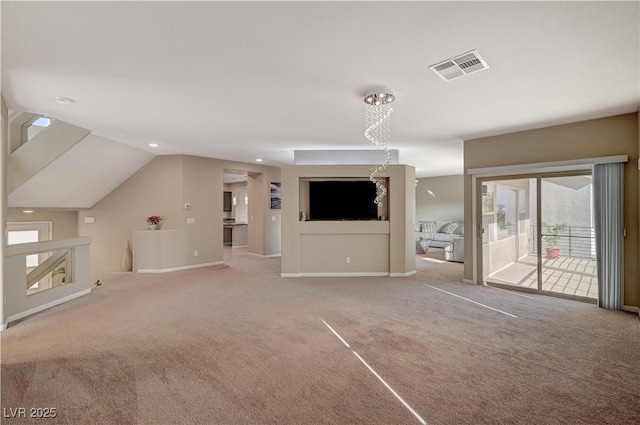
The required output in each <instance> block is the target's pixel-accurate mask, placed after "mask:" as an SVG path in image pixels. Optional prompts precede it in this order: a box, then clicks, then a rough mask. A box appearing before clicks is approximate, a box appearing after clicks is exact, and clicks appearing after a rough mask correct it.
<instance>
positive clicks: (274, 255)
mask: <svg viewBox="0 0 640 425" xmlns="http://www.w3.org/2000/svg"><path fill="white" fill-rule="evenodd" d="M247 254H248V255H253V256H254V257H259V258H278V257H282V254H269V255H262V254H255V253H253V252H247Z"/></svg>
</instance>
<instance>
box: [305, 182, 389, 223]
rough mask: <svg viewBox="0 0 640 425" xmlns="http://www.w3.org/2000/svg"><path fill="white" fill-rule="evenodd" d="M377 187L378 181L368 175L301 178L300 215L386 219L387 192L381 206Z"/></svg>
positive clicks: (315, 218) (320, 218) (313, 218)
mask: <svg viewBox="0 0 640 425" xmlns="http://www.w3.org/2000/svg"><path fill="white" fill-rule="evenodd" d="M387 187H388V185H387ZM376 191H377V188H376V186H375V183H373V182H371V181H370V180H369V179H368V178H367V179H365V178H362V179H341V178H332V179H300V211H301V219H304V220H310V221H356V220H357V221H362V220H386V219H387V211H388V208H387V206H386V203H387V201H388V193H387V196H386V197H385V198H383V205H382V207H378V206H377V205H376V204H375V203H374V199H375V197H376ZM303 213H304V214H303Z"/></svg>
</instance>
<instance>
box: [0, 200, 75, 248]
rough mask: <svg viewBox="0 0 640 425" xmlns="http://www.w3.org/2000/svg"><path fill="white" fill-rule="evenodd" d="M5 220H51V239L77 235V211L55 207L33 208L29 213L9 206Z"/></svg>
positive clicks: (70, 237) (69, 237)
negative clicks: (56, 208)
mask: <svg viewBox="0 0 640 425" xmlns="http://www.w3.org/2000/svg"><path fill="white" fill-rule="evenodd" d="M7 221H9V222H15V221H21V222H25V221H51V222H52V223H53V226H52V230H53V235H52V239H53V240H61V239H72V238H76V237H78V212H77V211H64V210H55V209H39V208H38V209H34V211H33V212H32V213H31V214H26V213H23V212H22V208H9V209H8V210H7Z"/></svg>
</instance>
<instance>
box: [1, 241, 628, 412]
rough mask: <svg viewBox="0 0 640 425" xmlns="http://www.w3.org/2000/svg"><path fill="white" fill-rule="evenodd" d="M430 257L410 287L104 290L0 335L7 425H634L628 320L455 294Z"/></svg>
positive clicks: (148, 285)
mask: <svg viewBox="0 0 640 425" xmlns="http://www.w3.org/2000/svg"><path fill="white" fill-rule="evenodd" d="M433 251H434V252H431V251H430V252H429V254H428V255H427V256H416V264H417V269H418V273H417V274H416V275H414V276H411V277H407V278H383V277H366V278H365V277H362V278H357V277H353V278H351V277H350V278H337V277H336V278H295V279H292V278H281V277H280V276H279V273H280V260H279V259H260V258H256V257H253V256H249V255H246V254H245V253H244V252H242V250H226V252H225V256H226V257H225V260H226V261H227V264H228V267H218V268H215V267H211V268H203V269H197V270H190V271H184V272H176V273H169V274H162V275H131V276H129V277H125V278H121V279H118V280H115V281H112V282H108V283H105V284H104V285H103V286H102V287H100V288H98V289H95V290H94V291H93V292H92V293H91V294H90V295H87V296H85V297H82V298H79V299H76V300H73V301H71V302H68V303H66V304H64V305H61V306H57V307H54V308H51V309H49V310H46V311H44V312H41V313H39V314H36V315H33V316H31V317H28V318H25V319H23V320H21V321H20V322H18V323H14V324H12V326H10V327H9V328H8V329H7V330H6V331H5V332H3V333H2V335H1V345H0V348H1V351H0V359H1V363H2V374H1V381H2V382H1V390H2V394H1V403H2V423H3V424H42V423H46V424H82V425H86V424H92V425H100V424H105V425H107V424H108V425H112V424H113V425H133V424H136V425H147V424H148V425H165V424H166V425H179V424H185V425H192V424H202V425H211V424H220V425H222V424H229V425H235V424H261V425H262V424H274V425H275V424H279V425H283V424H305V425H307V424H339V425H350V424H367V425H378V424H379V425H391V424H420V423H423V424H424V423H428V424H430V425H438V424H442V425H445V424H447V425H448V424H451V425H454V424H455V425H461V424H475V425H478V424H536V425H541V424H581V425H582V424H612V425H614V424H615V425H623V424H638V423H640V321H639V320H638V317H637V315H634V314H629V313H624V312H618V311H608V310H603V309H599V308H597V307H596V306H594V305H593V304H586V303H581V302H576V301H569V300H564V299H559V298H552V297H546V296H538V295H532V294H524V293H514V292H510V291H505V290H500V289H496V288H490V287H483V286H477V285H468V284H463V283H461V281H462V265H461V264H457V263H449V262H439V261H438V260H439V259H441V258H440V256H441V251H440V250H433ZM374 372H375V374H374ZM383 381H384V383H383ZM19 408H25V409H26V410H25V415H26V416H27V417H26V418H25V417H17V416H20V412H21V411H20V410H15V409H19ZM32 408H33V409H37V408H42V409H55V418H48V419H43V418H31V417H29V416H31V414H34V415H35V416H38V415H43V414H44V413H45V412H49V416H51V412H52V411H51V410H48V411H46V410H31V409H32Z"/></svg>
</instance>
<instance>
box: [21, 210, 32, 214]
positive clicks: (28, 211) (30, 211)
mask: <svg viewBox="0 0 640 425" xmlns="http://www.w3.org/2000/svg"><path fill="white" fill-rule="evenodd" d="M22 212H23V213H25V214H31V213H32V212H33V210H22Z"/></svg>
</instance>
